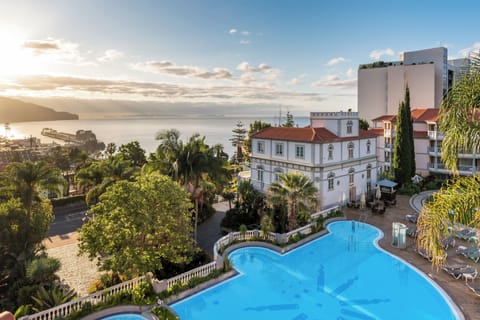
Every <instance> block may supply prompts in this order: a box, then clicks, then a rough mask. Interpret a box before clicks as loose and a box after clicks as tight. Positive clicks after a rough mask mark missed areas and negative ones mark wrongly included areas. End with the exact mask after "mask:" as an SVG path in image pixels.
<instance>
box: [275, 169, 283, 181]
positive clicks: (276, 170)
mask: <svg viewBox="0 0 480 320" xmlns="http://www.w3.org/2000/svg"><path fill="white" fill-rule="evenodd" d="M280 174H282V169H280V168H275V169H274V170H273V181H275V182H279V181H280Z"/></svg>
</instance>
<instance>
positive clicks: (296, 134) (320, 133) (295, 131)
mask: <svg viewBox="0 0 480 320" xmlns="http://www.w3.org/2000/svg"><path fill="white" fill-rule="evenodd" d="M376 136H377V134H376V133H374V132H370V131H365V130H362V129H360V130H359V135H358V136H355V137H338V136H336V135H335V134H333V133H332V132H331V131H329V130H327V129H325V128H285V127H270V128H265V129H263V130H262V131H259V132H257V133H255V134H253V135H252V138H256V139H270V140H286V141H299V142H300V141H301V142H312V143H313V142H319V143H325V142H335V141H344V140H356V139H367V138H375V137H376Z"/></svg>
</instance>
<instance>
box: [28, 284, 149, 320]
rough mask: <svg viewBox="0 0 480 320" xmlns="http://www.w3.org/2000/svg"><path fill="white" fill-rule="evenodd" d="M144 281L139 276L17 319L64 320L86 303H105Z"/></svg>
mask: <svg viewBox="0 0 480 320" xmlns="http://www.w3.org/2000/svg"><path fill="white" fill-rule="evenodd" d="M144 281H145V276H141V277H138V278H135V279H132V280H128V281H125V282H122V283H119V284H117V285H114V286H112V287H109V288H106V289H104V290H102V291H98V292H95V293H93V294H90V295H88V296H84V297H82V298H79V299H76V300H73V301H70V302H67V303H64V304H61V305H59V306H56V307H53V308H50V309H47V310H44V311H41V312H38V313H35V314H32V315H28V316H24V317H21V318H19V320H53V319H56V318H64V317H66V316H68V315H70V314H71V313H72V312H74V311H78V310H80V309H81V308H82V306H83V305H84V304H86V303H90V304H92V305H95V304H97V303H100V302H105V301H106V300H107V299H108V297H110V296H113V295H114V294H116V293H118V292H120V291H123V290H130V289H133V288H135V287H136V286H137V285H139V284H140V283H142V282H144Z"/></svg>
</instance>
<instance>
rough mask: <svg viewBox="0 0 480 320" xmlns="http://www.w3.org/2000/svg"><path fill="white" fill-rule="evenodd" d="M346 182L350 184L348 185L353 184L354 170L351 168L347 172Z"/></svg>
mask: <svg viewBox="0 0 480 320" xmlns="http://www.w3.org/2000/svg"><path fill="white" fill-rule="evenodd" d="M348 181H349V182H350V184H354V183H355V169H353V168H350V169H349V170H348Z"/></svg>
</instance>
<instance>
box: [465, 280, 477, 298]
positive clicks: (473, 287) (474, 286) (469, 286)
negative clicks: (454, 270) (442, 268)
mask: <svg viewBox="0 0 480 320" xmlns="http://www.w3.org/2000/svg"><path fill="white" fill-rule="evenodd" d="M466 284H467V287H468V288H470V290H472V291H473V292H474V293H475V294H476V295H477V296H479V297H480V284H478V283H473V282H472V283H468V282H467V283H466Z"/></svg>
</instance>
